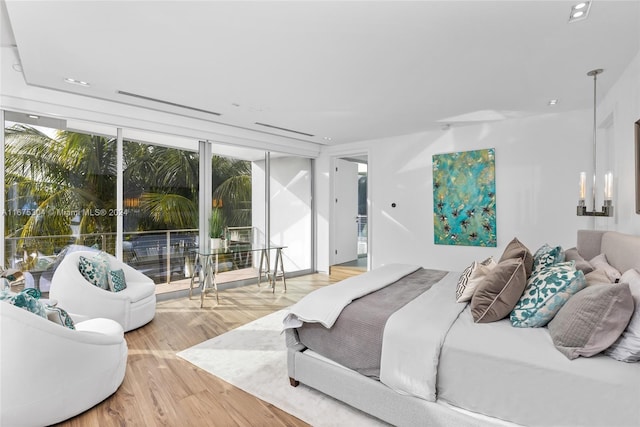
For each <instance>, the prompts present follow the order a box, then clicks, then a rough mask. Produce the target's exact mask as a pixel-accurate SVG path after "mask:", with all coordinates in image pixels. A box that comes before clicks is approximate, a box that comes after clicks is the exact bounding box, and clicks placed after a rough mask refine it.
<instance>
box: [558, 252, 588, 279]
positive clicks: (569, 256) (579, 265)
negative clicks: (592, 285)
mask: <svg viewBox="0 0 640 427" xmlns="http://www.w3.org/2000/svg"><path fill="white" fill-rule="evenodd" d="M564 260H565V261H575V262H576V270H580V271H582V272H583V273H584V274H588V273H591V272H592V271H593V267H592V266H591V264H590V263H589V261H587V260H586V259H584V258H583V257H582V255H580V254H579V253H578V249H577V248H570V249H567V250H566V251H564Z"/></svg>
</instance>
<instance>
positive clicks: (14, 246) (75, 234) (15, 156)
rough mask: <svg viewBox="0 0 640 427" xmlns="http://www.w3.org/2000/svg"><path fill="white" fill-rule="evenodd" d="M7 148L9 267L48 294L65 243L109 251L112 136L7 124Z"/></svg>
mask: <svg viewBox="0 0 640 427" xmlns="http://www.w3.org/2000/svg"><path fill="white" fill-rule="evenodd" d="M4 149H5V207H4V208H5V212H6V215H5V237H6V238H5V258H6V259H5V260H4V265H5V266H6V267H10V268H17V269H19V270H22V271H27V272H29V274H28V275H25V277H26V278H27V279H28V280H29V281H31V280H33V282H34V283H33V285H34V286H40V288H41V290H43V291H48V286H49V282H50V276H51V274H50V273H51V272H52V266H53V265H54V264H55V260H56V256H57V255H58V254H59V253H60V252H61V251H62V250H63V249H64V248H65V247H67V245H69V244H80V245H85V246H90V247H92V248H96V249H100V250H104V251H107V252H109V253H111V254H113V253H114V251H115V232H116V212H115V207H116V200H115V198H116V139H115V137H108V136H100V135H90V134H85V133H79V132H71V131H67V130H62V129H53V128H46V127H39V126H32V125H28V124H23V123H15V122H10V121H6V122H5V147H4ZM41 279H42V280H41Z"/></svg>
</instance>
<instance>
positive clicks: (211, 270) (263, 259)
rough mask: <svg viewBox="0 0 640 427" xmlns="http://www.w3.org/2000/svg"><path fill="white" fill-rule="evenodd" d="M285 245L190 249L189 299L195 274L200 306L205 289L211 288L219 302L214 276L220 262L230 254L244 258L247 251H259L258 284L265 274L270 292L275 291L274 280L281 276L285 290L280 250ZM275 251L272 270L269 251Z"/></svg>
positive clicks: (202, 304) (232, 256)
mask: <svg viewBox="0 0 640 427" xmlns="http://www.w3.org/2000/svg"><path fill="white" fill-rule="evenodd" d="M284 248H286V246H270V247H265V246H251V245H237V246H231V247H229V248H219V249H210V250H208V251H204V250H200V249H198V248H195V249H192V252H193V253H195V259H194V269H193V270H192V271H193V274H192V276H191V282H190V283H189V299H191V297H192V295H193V287H194V282H195V278H196V276H198V280H199V282H200V283H199V284H198V286H199V287H200V308H202V307H203V306H204V297H205V294H206V293H207V291H209V290H211V289H213V290H214V292H215V295H216V302H220V299H219V297H218V283H217V278H216V276H217V275H218V269H219V266H220V262H221V261H222V259H223V258H225V257H227V256H230V257H231V258H236V257H238V258H240V259H242V256H243V255H244V256H245V258H246V257H247V256H248V254H249V253H255V254H257V253H260V264H259V266H258V286H260V283H261V281H262V277H263V276H265V277H266V278H267V280H268V281H269V286H271V292H275V289H276V280H277V278H278V277H282V284H283V286H284V291H285V292H286V291H287V282H286V280H285V274H284V266H283V263H282V250H283V249H284ZM272 251H275V262H274V264H273V267H274V269H273V271H272V270H271V262H270V261H271V256H270V255H271V252H272Z"/></svg>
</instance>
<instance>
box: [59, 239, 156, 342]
mask: <svg viewBox="0 0 640 427" xmlns="http://www.w3.org/2000/svg"><path fill="white" fill-rule="evenodd" d="M95 255H96V253H95V252H88V251H77V252H71V253H69V254H67V255H66V256H65V257H64V259H63V260H62V262H61V263H60V265H59V266H58V268H57V269H56V271H55V273H53V277H52V279H51V289H50V290H49V298H51V299H55V300H57V301H58V304H59V305H60V307H62V308H64V309H65V310H67V311H68V312H70V313H77V314H81V315H84V316H89V317H91V318H95V317H106V318H107V319H113V320H115V321H116V322H118V323H120V324H121V325H122V327H123V328H124V330H125V332H126V331H130V330H132V329H136V328H139V327H140V326H142V325H145V324H147V323H148V322H150V321H151V320H152V319H153V317H154V316H155V312H156V294H155V290H156V286H155V284H154V283H153V280H151V279H150V278H149V277H147V276H145V275H144V274H142V273H140V272H139V271H137V270H136V269H134V268H133V267H131V266H129V265H127V264H125V263H123V262H121V261H118V260H117V259H116V258H115V257H113V256H111V255H108V258H109V263H110V266H111V268H112V269H119V268H121V269H122V270H123V271H124V276H125V281H126V283H127V288H126V289H124V290H122V291H120V292H110V291H107V290H104V289H100V288H98V287H96V286H94V285H93V284H91V283H89V282H87V281H86V279H85V278H84V277H83V276H82V273H80V270H79V268H78V263H79V259H80V257H81V256H84V257H86V258H93V257H95Z"/></svg>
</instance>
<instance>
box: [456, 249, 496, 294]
mask: <svg viewBox="0 0 640 427" xmlns="http://www.w3.org/2000/svg"><path fill="white" fill-rule="evenodd" d="M496 265H497V263H496V262H495V261H494V260H493V258H492V257H489V258H487V259H485V260H484V261H482V262H477V261H473V262H472V263H471V265H470V266H469V267H467V268H466V269H465V270H464V271H463V272H462V274H461V275H460V279H458V286H457V287H456V301H457V302H466V301H470V300H471V297H472V296H473V293H474V292H475V290H476V288H477V287H478V284H479V283H480V282H481V281H482V279H483V278H484V277H485V276H486V275H487V274H489V272H490V271H491V270H492V269H493V268H494V267H495V266H496Z"/></svg>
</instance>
